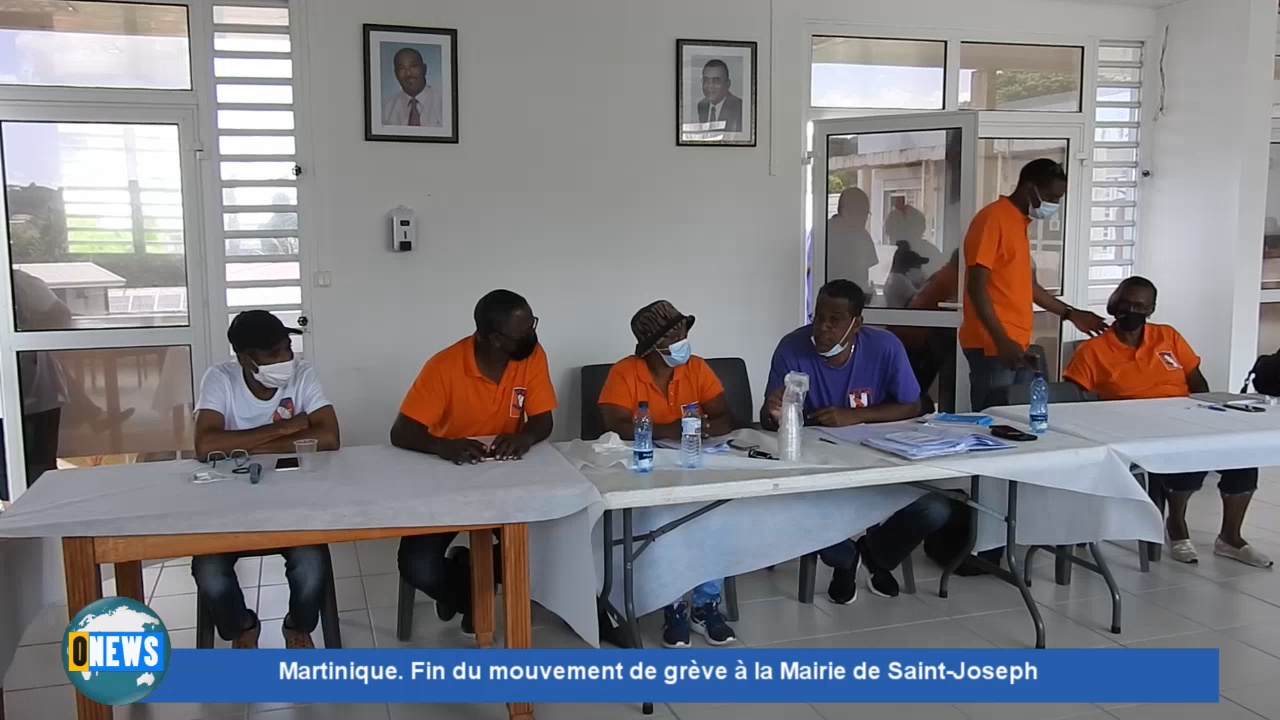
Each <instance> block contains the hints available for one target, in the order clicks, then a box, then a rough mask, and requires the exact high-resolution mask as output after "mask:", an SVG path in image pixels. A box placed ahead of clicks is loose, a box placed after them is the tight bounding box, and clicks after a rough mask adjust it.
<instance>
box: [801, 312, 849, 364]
mask: <svg viewBox="0 0 1280 720" xmlns="http://www.w3.org/2000/svg"><path fill="white" fill-rule="evenodd" d="M857 324H858V323H857V322H856V321H855V322H852V323H849V329H848V330H845V331H844V337H842V338H840V342H838V343H836V344H835V345H832V346H831V349H830V350H828V351H826V352H822V351H821V350H818V347H817V346H818V341H817V340H814V339H813V336H812V335H810V336H809V342H811V343H813V345H814V348H813V349H814V351H815V352H817V353H818V354H819V355H821V356H822V357H824V358H833V357H835V356H837V355H839V354H840V353H842V352H844V349H845V347H846V345H845V342H846V341H847V340H848V339H849V333H851V332H853V326H854V325H857Z"/></svg>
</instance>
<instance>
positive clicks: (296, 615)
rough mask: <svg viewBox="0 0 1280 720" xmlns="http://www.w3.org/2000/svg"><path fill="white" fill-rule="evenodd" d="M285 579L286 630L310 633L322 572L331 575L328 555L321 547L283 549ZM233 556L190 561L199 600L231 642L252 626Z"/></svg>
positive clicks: (314, 622) (322, 587)
mask: <svg viewBox="0 0 1280 720" xmlns="http://www.w3.org/2000/svg"><path fill="white" fill-rule="evenodd" d="M280 554H281V555H283V556H284V576H285V579H287V580H288V582H289V615H288V616H287V617H285V627H287V628H289V629H290V630H296V631H298V632H303V633H310V632H311V631H313V630H315V629H316V625H317V624H319V622H320V604H321V602H322V601H323V600H324V592H325V573H328V572H330V569H329V554H328V552H327V549H326V548H325V546H324V545H306V546H303V547H294V548H284V549H282V550H281V551H280ZM239 559H240V556H239V555H238V554H236V553H224V554H222V555H200V556H198V557H193V558H191V574H192V576H194V577H195V579H196V589H197V590H198V592H199V593H200V599H201V600H203V601H204V603H205V605H206V606H208V608H209V611H210V614H211V615H213V623H214V626H216V627H217V628H218V635H220V636H222V639H223V640H227V641H230V640H234V639H235V638H236V637H237V636H239V635H240V633H242V632H244V631H245V630H247V629H248V628H249V626H250V625H251V617H252V615H251V613H250V612H249V609H248V608H247V607H245V604H244V593H243V592H241V591H240V579H239V578H237V577H236V561H237V560H239Z"/></svg>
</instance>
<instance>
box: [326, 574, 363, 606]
mask: <svg viewBox="0 0 1280 720" xmlns="http://www.w3.org/2000/svg"><path fill="white" fill-rule="evenodd" d="M333 588H334V591H335V592H336V593H337V596H338V612H346V611H347V610H363V609H364V608H365V607H366V605H365V600H364V583H363V582H362V581H361V580H360V578H358V577H348V578H335V579H334V581H333Z"/></svg>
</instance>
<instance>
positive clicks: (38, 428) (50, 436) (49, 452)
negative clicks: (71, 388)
mask: <svg viewBox="0 0 1280 720" xmlns="http://www.w3.org/2000/svg"><path fill="white" fill-rule="evenodd" d="M61 425H62V408H54V409H52V410H46V411H44V412H38V413H31V414H30V415H23V416H22V444H23V445H25V446H26V453H27V456H26V466H27V487H31V484H32V483H34V482H35V481H36V480H39V479H40V476H41V475H43V474H44V473H46V472H49V471H50V470H57V469H58V430H59V428H60V426H61Z"/></svg>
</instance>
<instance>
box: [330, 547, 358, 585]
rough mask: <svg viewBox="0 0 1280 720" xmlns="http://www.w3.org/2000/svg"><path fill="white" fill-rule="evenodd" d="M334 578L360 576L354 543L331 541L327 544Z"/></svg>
mask: <svg viewBox="0 0 1280 720" xmlns="http://www.w3.org/2000/svg"><path fill="white" fill-rule="evenodd" d="M329 557H330V558H331V559H332V561H333V576H334V577H335V578H347V577H360V561H359V559H358V558H357V556H356V546H355V543H333V544H332V545H330V546H329Z"/></svg>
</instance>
